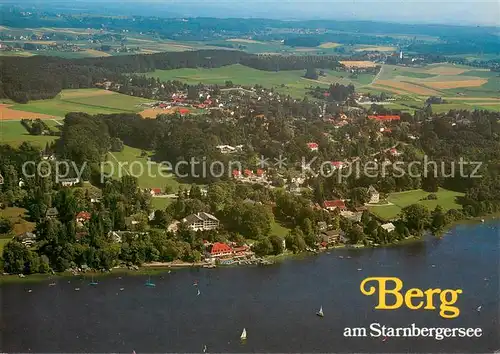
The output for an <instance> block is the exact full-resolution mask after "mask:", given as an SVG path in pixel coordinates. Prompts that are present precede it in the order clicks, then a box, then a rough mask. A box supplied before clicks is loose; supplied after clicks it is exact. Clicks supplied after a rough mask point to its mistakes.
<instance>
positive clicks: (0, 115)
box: [0, 104, 54, 121]
mask: <svg viewBox="0 0 500 354" xmlns="http://www.w3.org/2000/svg"><path fill="white" fill-rule="evenodd" d="M10 107H12V105H8V104H0V121H4V120H20V119H36V118H40V119H52V118H54V116H52V115H48V114H41V113H33V112H24V111H19V110H16V109H12V108H10Z"/></svg>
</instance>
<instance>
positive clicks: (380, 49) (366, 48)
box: [355, 45, 396, 52]
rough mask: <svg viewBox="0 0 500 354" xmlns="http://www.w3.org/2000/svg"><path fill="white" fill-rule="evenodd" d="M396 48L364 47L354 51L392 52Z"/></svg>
mask: <svg viewBox="0 0 500 354" xmlns="http://www.w3.org/2000/svg"><path fill="white" fill-rule="evenodd" d="M395 50H396V47H390V46H377V45H375V46H366V47H361V48H357V49H355V52H363V51H379V52H394V51H395Z"/></svg>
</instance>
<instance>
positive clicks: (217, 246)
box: [210, 242, 233, 254]
mask: <svg viewBox="0 0 500 354" xmlns="http://www.w3.org/2000/svg"><path fill="white" fill-rule="evenodd" d="M232 251H233V249H232V248H231V247H229V245H226V244H225V243H222V242H216V243H214V245H213V246H212V250H211V251H210V253H211V254H219V253H226V252H232Z"/></svg>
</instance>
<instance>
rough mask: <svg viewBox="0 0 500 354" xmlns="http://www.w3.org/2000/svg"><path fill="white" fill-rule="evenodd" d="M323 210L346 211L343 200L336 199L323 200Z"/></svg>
mask: <svg viewBox="0 0 500 354" xmlns="http://www.w3.org/2000/svg"><path fill="white" fill-rule="evenodd" d="M323 208H325V209H326V210H328V211H334V210H337V209H339V210H340V211H343V210H347V208H346V206H345V203H344V201H343V200H340V199H337V200H325V201H324V202H323Z"/></svg>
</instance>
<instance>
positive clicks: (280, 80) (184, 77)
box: [146, 64, 374, 97]
mask: <svg viewBox="0 0 500 354" xmlns="http://www.w3.org/2000/svg"><path fill="white" fill-rule="evenodd" d="M318 71H319V70H318ZM324 72H325V76H320V77H319V78H318V80H309V79H305V78H304V77H303V76H304V74H305V70H287V71H278V72H272V71H263V70H257V69H253V68H250V67H247V66H244V65H240V64H235V65H228V66H223V67H220V68H214V69H205V68H197V69H194V68H184V69H174V70H156V71H154V72H151V73H147V74H146V75H147V76H149V77H155V78H156V77H157V78H160V80H179V81H183V82H186V83H188V84H192V85H194V84H198V83H200V82H201V83H204V84H218V85H224V84H225V83H226V81H232V82H233V83H234V84H237V85H249V86H253V85H257V84H258V85H262V86H264V87H266V88H274V89H275V90H276V91H278V92H281V93H284V94H290V95H291V96H294V97H304V96H305V94H306V93H307V91H308V88H309V87H311V86H312V87H316V86H321V87H328V86H329V85H330V84H332V83H337V82H338V83H343V84H350V83H352V84H353V85H355V86H363V85H366V84H368V83H370V82H371V80H372V79H373V77H374V75H369V74H361V75H359V76H358V77H356V78H349V77H348V76H349V73H346V72H337V71H334V70H324Z"/></svg>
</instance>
